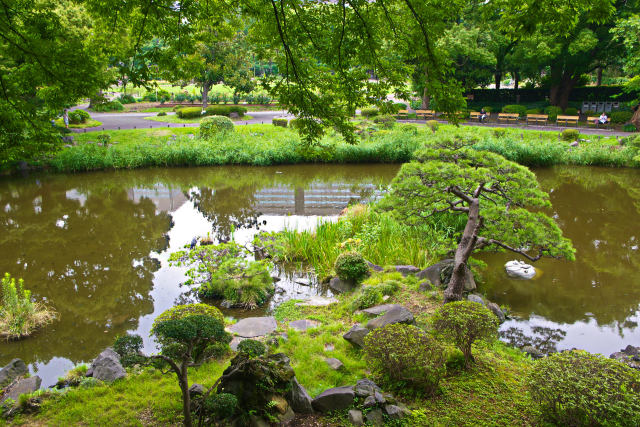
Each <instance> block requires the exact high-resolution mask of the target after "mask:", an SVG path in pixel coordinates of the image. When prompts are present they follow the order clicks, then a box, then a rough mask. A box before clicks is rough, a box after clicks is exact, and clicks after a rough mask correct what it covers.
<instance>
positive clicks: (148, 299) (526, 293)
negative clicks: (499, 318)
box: [0, 165, 640, 386]
mask: <svg viewBox="0 0 640 427" xmlns="http://www.w3.org/2000/svg"><path fill="white" fill-rule="evenodd" d="M398 168H399V166H398V165H298V166H278V167H265V168H253V167H219V168H191V169H179V168H176V169H150V170H136V171H120V172H98V173H88V174H79V175H30V176H27V177H24V178H20V177H14V178H4V179H2V180H0V223H1V224H2V233H1V234H0V272H9V273H11V274H12V275H13V276H15V277H23V278H24V280H25V285H26V287H27V288H29V289H31V290H32V291H33V296H34V297H35V298H37V299H38V300H40V299H46V301H47V302H48V303H49V304H50V305H51V306H52V307H53V308H55V310H56V311H57V312H58V313H59V320H57V321H56V322H55V323H53V324H52V325H50V326H48V327H47V328H45V329H44V330H42V331H39V332H37V333H36V334H35V335H34V336H32V337H29V338H27V339H24V340H21V341H15V342H2V343H0V366H1V365H4V364H6V363H8V362H9V361H10V360H11V359H12V358H14V357H20V358H22V359H23V360H25V362H27V363H28V364H30V369H31V371H32V372H33V373H37V374H38V375H39V376H41V377H42V378H43V386H48V385H51V384H53V383H55V381H56V379H57V377H58V376H60V375H63V374H64V373H65V372H66V371H67V370H69V369H70V368H72V367H73V366H74V365H76V364H78V363H82V362H90V361H91V360H92V359H93V358H94V357H95V356H96V355H97V354H98V353H99V352H100V351H101V350H102V349H104V348H105V347H107V346H109V345H111V344H112V343H113V341H114V339H115V337H116V336H117V335H122V334H125V333H126V332H135V333H138V334H140V335H141V336H142V337H143V338H144V340H145V350H146V351H153V350H154V348H153V342H152V341H151V340H150V339H149V338H148V334H149V330H150V328H151V323H152V322H153V319H154V318H155V317H156V316H157V315H159V314H160V313H161V312H163V311H164V310H166V309H167V308H169V307H171V306H173V305H175V304H179V303H184V302H187V301H191V299H192V297H191V296H190V295H189V293H188V292H187V291H188V289H187V288H184V287H180V286H179V283H180V282H181V281H182V280H183V279H184V276H183V272H184V270H183V269H181V268H177V267H170V266H169V265H168V261H167V259H168V257H169V254H170V253H171V252H173V251H176V250H179V249H181V248H182V247H183V246H184V245H185V244H188V243H189V242H190V241H191V240H192V238H193V237H195V236H204V235H206V234H207V233H211V234H212V236H214V237H215V238H217V239H228V238H230V236H231V235H232V234H233V236H234V238H235V240H236V241H239V242H241V243H245V242H249V241H251V239H252V236H253V235H254V234H255V233H256V232H258V231H259V230H267V231H273V230H281V229H282V228H284V227H285V226H289V227H296V228H312V227H314V226H315V224H317V221H318V220H319V219H320V218H336V217H337V215H338V214H339V213H340V212H341V210H342V209H344V208H345V207H346V206H348V205H349V204H350V203H354V202H358V201H365V202H366V201H370V200H373V199H375V198H376V197H378V196H379V194H380V189H381V188H382V187H384V186H385V185H387V184H388V183H389V182H390V180H391V179H392V178H393V176H394V175H395V173H396V172H397V170H398ZM536 174H537V175H538V177H539V179H540V181H541V184H542V186H543V187H544V188H545V189H547V190H549V191H550V192H551V201H552V203H553V209H552V210H551V212H550V213H551V214H552V215H554V216H556V218H557V219H558V221H559V223H560V224H561V227H562V228H563V230H564V232H565V235H566V236H567V237H569V238H570V239H572V241H573V242H574V245H575V247H576V249H577V253H576V259H577V260H576V262H574V263H571V262H566V261H559V260H541V261H538V262H537V263H536V267H538V268H539V269H540V270H541V272H542V274H541V275H540V277H539V278H537V279H536V280H534V281H516V280H513V279H509V278H508V277H507V276H506V274H505V273H504V270H503V265H504V263H505V262H506V261H507V260H510V259H514V258H515V257H514V256H513V255H509V254H502V253H498V254H484V255H483V256H482V259H483V260H484V261H486V262H487V263H488V265H489V268H488V269H487V270H485V271H484V273H483V281H482V285H481V289H480V291H481V292H482V293H485V294H486V295H487V296H488V297H489V298H490V299H491V300H493V301H495V302H497V303H498V304H503V305H506V306H509V307H510V310H511V313H512V315H513V318H512V319H511V320H509V321H507V322H506V323H505V324H504V325H503V327H502V329H503V331H508V335H510V336H514V335H518V336H520V338H521V339H522V337H525V338H530V337H539V338H540V340H542V341H546V342H547V343H551V344H554V345H556V346H557V348H571V347H578V348H584V349H587V350H589V351H593V352H601V353H604V354H609V353H611V352H613V351H616V350H618V349H619V348H622V347H623V346H625V345H626V344H629V343H638V342H640V330H639V329H638V328H637V323H638V322H640V315H639V312H638V306H639V303H640V276H639V275H638V274H637V271H638V268H639V267H640V251H639V250H638V245H639V244H640V242H638V239H640V233H639V230H640V227H638V226H637V223H636V221H637V219H638V218H639V214H640V184H639V183H640V171H637V170H617V169H599V168H554V169H543V170H538V171H536ZM279 286H282V287H283V288H284V289H285V290H286V292H285V294H284V295H278V294H277V295H276V296H275V297H274V300H273V301H271V303H270V304H271V306H273V305H274V304H275V303H277V302H278V300H282V299H284V298H291V297H296V298H301V297H306V296H309V295H313V294H315V293H317V292H321V291H320V290H318V288H316V287H309V286H302V285H300V284H296V283H295V280H292V278H290V277H289V278H285V279H284V280H283V281H282V283H280V284H279ZM226 313H227V314H231V315H234V316H239V315H242V314H243V313H242V312H229V311H226ZM251 314H252V315H253V314H254V313H251ZM245 315H246V313H245ZM514 328H515V329H514Z"/></svg>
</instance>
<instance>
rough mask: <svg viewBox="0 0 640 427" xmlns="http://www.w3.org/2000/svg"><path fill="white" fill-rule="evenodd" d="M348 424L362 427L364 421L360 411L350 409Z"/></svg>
mask: <svg viewBox="0 0 640 427" xmlns="http://www.w3.org/2000/svg"><path fill="white" fill-rule="evenodd" d="M349 422H350V423H351V424H352V425H354V426H361V425H364V419H363V418H362V411H359V410H357V409H350V410H349Z"/></svg>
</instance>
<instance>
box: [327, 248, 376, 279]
mask: <svg viewBox="0 0 640 427" xmlns="http://www.w3.org/2000/svg"><path fill="white" fill-rule="evenodd" d="M334 269H335V270H336V274H337V275H338V277H339V278H340V279H342V280H345V281H352V282H355V283H358V282H360V281H362V279H364V278H365V277H367V275H368V274H369V266H368V265H367V262H366V261H365V260H364V258H363V257H362V255H360V254H359V253H358V252H344V253H342V254H340V255H339V256H338V258H337V259H336V263H335V265H334Z"/></svg>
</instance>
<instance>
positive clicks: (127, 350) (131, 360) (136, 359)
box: [113, 334, 146, 366]
mask: <svg viewBox="0 0 640 427" xmlns="http://www.w3.org/2000/svg"><path fill="white" fill-rule="evenodd" d="M142 345H143V344H142V337H141V336H139V335H128V334H127V335H123V336H121V337H118V338H116V340H115V342H114V343H113V351H115V352H116V353H118V355H119V356H120V363H122V366H133V365H135V364H137V363H141V362H144V361H145V360H146V357H144V356H142V354H141V351H142Z"/></svg>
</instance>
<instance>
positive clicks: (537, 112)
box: [527, 108, 542, 114]
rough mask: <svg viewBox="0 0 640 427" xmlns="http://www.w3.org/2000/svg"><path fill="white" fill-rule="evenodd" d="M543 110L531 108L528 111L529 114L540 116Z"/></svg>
mask: <svg viewBox="0 0 640 427" xmlns="http://www.w3.org/2000/svg"><path fill="white" fill-rule="evenodd" d="M541 111H542V110H540V109H539V108H530V109H528V110H527V114H540V112H541Z"/></svg>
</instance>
